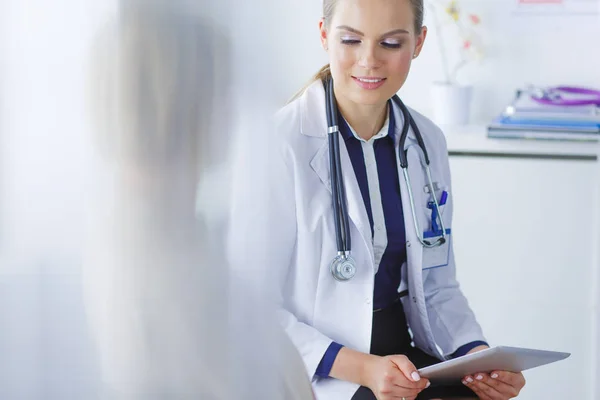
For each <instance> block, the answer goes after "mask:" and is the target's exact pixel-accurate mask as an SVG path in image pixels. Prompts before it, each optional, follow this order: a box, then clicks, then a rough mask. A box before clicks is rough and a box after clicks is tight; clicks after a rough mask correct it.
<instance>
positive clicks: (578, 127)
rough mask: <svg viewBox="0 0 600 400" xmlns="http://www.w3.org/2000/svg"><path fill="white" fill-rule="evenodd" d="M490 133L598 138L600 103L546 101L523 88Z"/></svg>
mask: <svg viewBox="0 0 600 400" xmlns="http://www.w3.org/2000/svg"><path fill="white" fill-rule="evenodd" d="M488 137H492V138H515V139H546V140H577V141H581V140H583V141H598V140H599V139H600V107H598V106H596V105H584V106H557V105H545V104H540V103H538V102H536V101H535V100H533V99H532V98H531V96H530V95H529V94H528V93H522V92H521V93H519V94H518V95H517V98H516V99H515V100H514V102H513V103H512V104H510V105H509V106H508V107H506V109H505V110H504V112H503V113H502V114H501V115H499V116H498V117H497V118H496V119H494V120H493V121H492V123H491V124H490V125H489V126H488Z"/></svg>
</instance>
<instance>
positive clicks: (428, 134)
mask: <svg viewBox="0 0 600 400" xmlns="http://www.w3.org/2000/svg"><path fill="white" fill-rule="evenodd" d="M323 16H324V17H323V19H322V20H321V22H320V31H321V41H322V44H323V47H324V49H325V50H326V51H327V53H328V55H329V59H330V65H328V66H326V67H324V68H323V69H322V70H321V71H320V72H319V73H318V74H317V76H316V77H315V79H314V82H312V83H311V84H309V86H308V87H306V88H305V89H304V90H303V91H301V92H300V93H299V94H298V95H297V96H296V98H295V99H294V100H292V101H291V102H290V103H289V104H288V105H287V106H286V107H284V108H283V109H282V110H280V111H279V112H278V114H277V116H276V118H275V134H274V136H273V137H271V138H270V140H268V141H267V143H261V145H264V146H265V147H266V148H267V149H268V157H267V158H268V161H267V170H268V175H267V177H268V179H267V180H265V181H266V182H267V183H266V184H267V185H268V186H269V187H268V190H267V191H266V192H265V193H266V196H267V198H266V199H265V201H266V202H267V204H262V207H255V208H253V210H251V211H250V212H249V214H248V215H246V216H245V217H246V218H250V217H252V218H250V219H252V220H254V221H255V222H257V223H262V224H264V225H266V226H267V232H266V233H265V234H266V237H263V239H264V240H263V241H262V242H261V245H260V246H262V247H261V251H262V250H265V254H264V255H266V257H267V258H266V259H263V260H264V264H265V269H266V271H267V272H268V275H267V277H268V278H269V282H270V283H271V286H272V289H273V290H274V295H275V296H276V300H277V303H278V304H279V316H280V319H281V322H282V324H283V326H284V327H285V329H286V331H287V333H288V334H289V336H290V337H291V339H292V341H293V342H294V344H295V345H296V347H297V348H298V350H299V351H300V353H301V355H302V356H303V359H304V363H305V365H306V368H307V371H308V373H309V376H310V377H311V378H312V381H313V387H314V389H315V393H316V395H317V398H318V399H320V400H337V399H339V400H349V399H355V400H358V399H375V398H376V399H380V400H383V399H415V398H418V399H432V398H457V397H460V398H476V397H475V394H476V395H477V396H478V397H479V398H482V399H494V400H496V399H498V400H500V399H509V398H513V397H515V396H516V395H517V394H518V393H519V391H520V390H521V389H522V387H523V386H524V384H525V380H524V378H523V376H522V375H521V374H512V373H508V372H502V371H497V372H493V373H492V374H490V375H488V374H483V373H482V374H476V375H475V376H468V377H465V379H464V381H463V384H464V385H460V384H459V385H457V386H453V387H435V385H432V386H430V384H429V382H427V380H426V379H421V378H420V377H419V375H418V373H417V371H416V369H417V368H420V367H423V366H425V365H431V364H433V363H437V362H440V360H445V359H450V358H453V357H457V356H460V355H464V354H467V353H469V352H474V351H479V350H482V349H484V348H487V343H486V342H485V339H484V336H483V334H482V331H481V328H480V326H479V325H478V323H477V321H476V319H475V316H474V315H473V313H472V311H471V309H470V308H469V305H468V303H467V300H466V299H465V297H464V296H463V294H462V293H461V291H460V289H459V285H458V283H457V281H456V279H455V265H454V258H453V251H452V231H451V223H452V189H451V186H450V171H449V165H448V156H447V149H446V144H445V140H444V136H443V134H442V132H441V131H440V129H439V128H438V127H437V126H435V125H434V124H433V123H432V122H430V121H429V120H428V119H427V118H425V117H423V116H422V115H420V114H418V113H417V112H415V111H412V110H408V109H407V108H406V107H405V106H404V105H403V104H402V102H401V101H400V100H399V99H398V98H395V95H396V92H398V91H399V90H400V88H401V87H402V85H403V84H404V82H405V80H406V78H407V76H408V72H409V69H410V66H411V61H412V60H413V59H414V58H416V57H417V56H418V55H419V52H420V51H421V49H422V46H423V43H424V40H425V36H426V33H427V29H426V28H425V27H423V26H422V21H423V1H422V0H324V3H323ZM336 120H337V121H336ZM254 182H255V183H256V184H258V183H257V182H256V180H254ZM263 182H264V181H263ZM263 184H264V183H263ZM238 222H239V223H243V221H241V222H240V221H239V220H238V221H236V222H235V223H236V226H237V228H236V229H237V230H238V232H239V231H240V225H239V224H238ZM254 227H256V225H254ZM245 234H246V239H245V240H246V241H252V240H257V239H254V238H251V237H249V236H252V235H248V232H247V231H246V233H245ZM238 243H239V245H240V246H248V247H251V246H250V245H249V244H247V243H246V242H244V244H241V242H238ZM264 246H266V249H265V247H264ZM254 251H255V253H258V252H256V250H254ZM242 253H243V250H242ZM255 256H256V254H255ZM254 260H257V259H256V258H255V259H254ZM409 328H410V332H409ZM474 393H475V394H474Z"/></svg>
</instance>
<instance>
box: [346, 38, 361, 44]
mask: <svg viewBox="0 0 600 400" xmlns="http://www.w3.org/2000/svg"><path fill="white" fill-rule="evenodd" d="M358 43H360V40H357V39H342V44H348V45H351V44H358Z"/></svg>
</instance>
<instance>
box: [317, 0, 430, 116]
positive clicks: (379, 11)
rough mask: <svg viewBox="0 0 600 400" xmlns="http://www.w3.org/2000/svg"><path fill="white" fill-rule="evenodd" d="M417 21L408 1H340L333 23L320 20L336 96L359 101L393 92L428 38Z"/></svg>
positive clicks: (378, 99) (378, 100) (374, 100)
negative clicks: (326, 24) (415, 21)
mask: <svg viewBox="0 0 600 400" xmlns="http://www.w3.org/2000/svg"><path fill="white" fill-rule="evenodd" d="M414 25H415V24H414V13H413V9H412V5H411V4H410V0H338V1H337V4H336V8H335V11H334V15H333V17H332V20H331V24H330V26H325V25H324V24H323V22H321V24H320V28H321V40H322V43H323V47H324V48H325V49H326V51H327V52H328V53H329V60H330V65H331V74H332V76H333V79H334V82H335V90H336V95H337V96H338V97H339V96H343V97H344V98H345V99H347V100H349V101H351V102H353V103H356V104H361V105H379V104H382V103H385V102H386V101H387V100H389V99H390V98H391V97H393V96H394V95H395V94H396V92H398V91H399V90H400V88H401V87H402V85H403V84H404V82H405V81H406V78H407V76H408V71H409V69H410V65H411V61H412V59H413V57H416V55H417V54H418V53H419V52H420V51H421V47H422V45H423V41H424V40H425V35H426V33H427V29H426V28H423V30H422V31H421V32H415V26H414Z"/></svg>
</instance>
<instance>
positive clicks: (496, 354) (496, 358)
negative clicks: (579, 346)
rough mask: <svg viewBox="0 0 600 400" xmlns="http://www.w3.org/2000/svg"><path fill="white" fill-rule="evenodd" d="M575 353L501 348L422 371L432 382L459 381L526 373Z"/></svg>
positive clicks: (442, 363) (453, 360)
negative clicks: (500, 373)
mask: <svg viewBox="0 0 600 400" xmlns="http://www.w3.org/2000/svg"><path fill="white" fill-rule="evenodd" d="M570 355H571V353H560V352H556V351H546V350H534V349H525V348H519V347H506V346H497V347H492V348H489V349H486V350H482V351H479V352H477V353H473V354H468V355H466V356H462V357H458V358H455V359H452V360H448V361H444V362H441V363H439V364H436V365H432V366H430V367H425V368H421V369H420V370H419V374H420V375H421V376H422V377H424V378H427V379H429V380H431V381H432V382H442V383H445V382H447V383H449V382H457V381H460V380H461V379H462V378H464V377H465V376H467V375H473V374H476V373H478V372H481V373H490V372H492V371H509V372H522V371H525V370H528V369H532V368H536V367H539V366H542V365H546V364H550V363H553V362H556V361H560V360H564V359H565V358H567V357H569V356H570Z"/></svg>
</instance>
